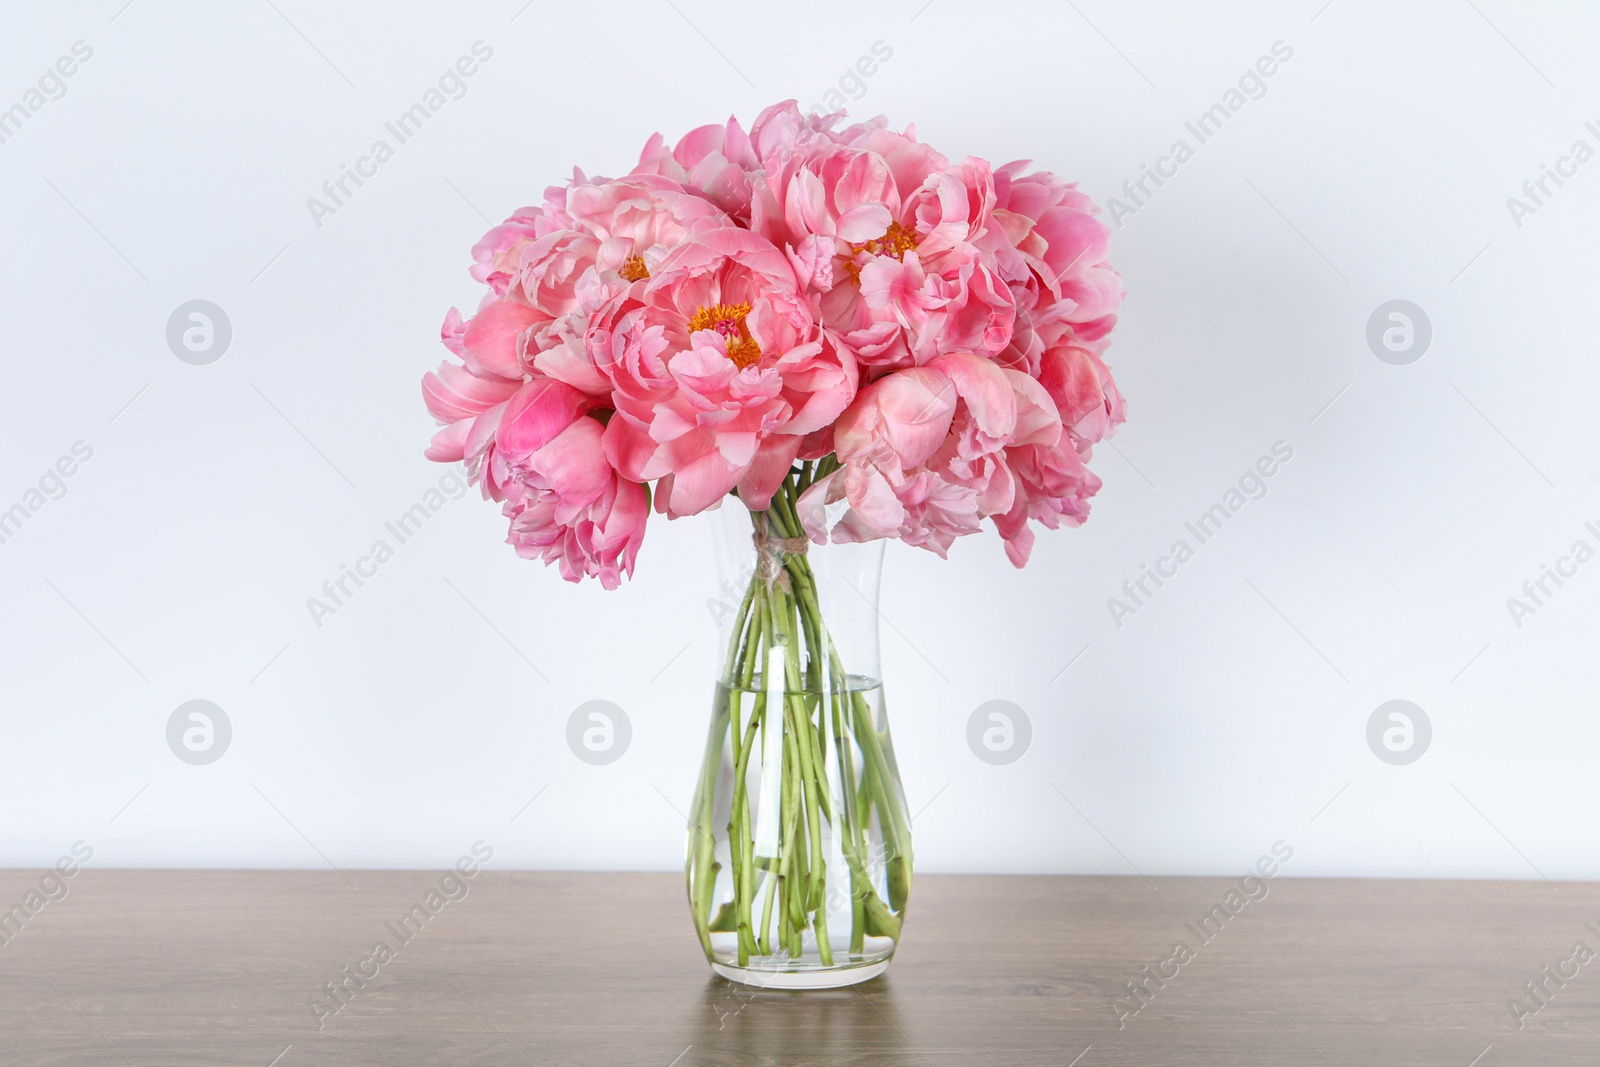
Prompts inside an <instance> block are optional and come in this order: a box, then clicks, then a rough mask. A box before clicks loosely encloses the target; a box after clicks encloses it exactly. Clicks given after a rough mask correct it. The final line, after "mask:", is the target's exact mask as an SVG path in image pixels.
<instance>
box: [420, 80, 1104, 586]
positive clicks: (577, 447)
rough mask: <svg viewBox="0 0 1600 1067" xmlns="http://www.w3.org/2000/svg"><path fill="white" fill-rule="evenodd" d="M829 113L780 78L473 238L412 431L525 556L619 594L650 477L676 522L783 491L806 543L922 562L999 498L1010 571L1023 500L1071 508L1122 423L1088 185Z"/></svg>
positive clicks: (1072, 515)
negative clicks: (475, 284)
mask: <svg viewBox="0 0 1600 1067" xmlns="http://www.w3.org/2000/svg"><path fill="white" fill-rule="evenodd" d="M836 121H837V116H834V117H829V118H818V117H816V116H807V115H802V114H801V113H800V111H799V110H798V109H797V108H796V106H795V104H794V102H793V101H788V102H785V103H783V104H779V105H776V106H774V107H771V108H768V109H767V110H766V111H764V112H762V114H761V116H760V117H759V118H758V119H757V120H756V122H755V125H754V127H753V128H752V129H751V131H750V132H748V133H746V132H745V130H744V129H743V128H742V127H741V126H740V125H739V123H738V122H737V121H735V120H732V119H730V120H729V121H728V123H727V125H726V126H705V127H702V128H700V129H698V130H695V131H693V132H692V133H690V134H689V135H688V136H686V137H684V138H683V139H682V140H681V141H679V142H678V144H677V145H675V146H673V147H671V148H668V146H667V145H666V144H665V142H664V141H663V140H662V138H661V137H660V135H659V134H658V135H657V136H655V137H654V138H652V139H651V140H650V142H649V144H647V145H646V146H645V149H644V153H643V155H642V156H641V158H640V161H639V165H638V166H637V167H635V168H634V170H633V173H631V174H629V175H627V176H626V177H623V178H618V179H614V180H611V179H604V178H594V179H590V178H586V177H584V175H583V174H582V172H581V171H579V172H576V173H575V175H574V178H573V180H572V181H571V182H569V183H568V184H567V185H566V186H565V187H555V188H551V189H549V190H547V191H546V193H545V202H544V204H543V205H541V206H538V207H529V208H523V209H521V210H519V211H518V212H517V213H516V214H514V215H512V216H511V217H510V218H509V219H507V220H506V221H505V223H504V224H502V225H500V226H497V227H495V228H494V229H493V230H492V231H490V232H489V234H488V235H487V236H485V237H484V239H483V240H482V241H480V242H479V243H478V244H477V246H476V247H474V248H473V258H474V260H475V264H474V266H473V268H472V276H473V277H474V278H476V279H477V280H478V281H481V282H485V283H487V284H488V286H489V292H488V293H486V294H485V295H484V299H483V301H482V303H481V304H480V305H479V307H478V310H477V313H476V314H474V315H473V316H472V317H471V318H468V319H466V320H463V319H462V317H461V315H460V314H459V313H458V312H456V311H454V310H452V311H451V312H450V314H449V315H448V316H447V317H446V319H445V324H444V330H443V340H444V343H445V345H446V347H448V348H449V349H450V350H451V351H452V352H454V353H455V354H456V355H457V356H459V357H460V359H461V364H460V365H458V364H456V363H452V362H446V363H444V364H443V365H441V366H440V368H439V370H438V371H437V372H436V373H432V374H428V375H427V376H426V377H425V378H424V380H423V397H424V399H425V400H426V402H427V405H428V410H429V412H431V413H432V414H433V416H434V418H436V419H438V420H439V421H440V422H441V423H442V424H444V429H442V430H440V431H439V433H438V434H437V435H436V436H435V437H434V439H433V443H432V445H431V446H430V447H429V449H428V452H427V455H428V457H429V458H430V459H435V460H441V461H445V462H452V461H458V460H465V461H466V464H467V469H468V471H469V473H470V475H471V476H472V477H473V478H474V479H475V480H477V481H478V482H480V483H481V485H482V488H483V492H484V495H485V496H486V497H489V498H491V499H494V500H497V501H503V503H504V511H505V514H506V516H507V517H508V518H509V519H510V520H511V534H510V538H509V540H510V543H511V544H512V545H513V546H515V548H516V550H517V552H518V554H520V555H523V556H526V557H538V558H541V559H543V560H545V561H546V562H547V563H551V562H556V563H559V564H560V565H561V572H562V575H563V576H564V577H565V578H567V579H568V580H569V581H578V580H579V579H580V578H582V577H584V576H586V575H587V576H591V577H598V578H599V579H600V581H601V583H602V584H603V585H604V586H605V587H606V588H608V589H611V588H615V587H616V586H617V584H618V583H619V581H620V579H621V576H622V575H623V574H624V573H627V574H632V573H633V566H634V560H635V558H636V557H637V555H638V552H639V546H640V544H641V543H642V541H643V540H644V528H645V520H646V519H647V517H648V515H649V512H650V506H651V495H652V494H651V491H650V484H651V483H654V486H655V492H654V507H655V510H656V511H658V512H660V513H663V514H665V515H666V516H667V517H668V518H678V517H680V516H683V515H693V514H695V513H697V512H700V511H704V510H706V509H707V508H712V507H715V506H717V504H718V503H720V502H721V500H722V499H723V497H725V496H727V495H728V494H729V493H730V492H734V493H737V494H738V496H739V499H740V500H742V501H743V502H744V503H745V504H746V505H747V506H748V507H749V508H750V509H752V510H754V511H760V510H764V509H767V508H769V507H770V506H772V504H773V500H774V497H775V496H778V497H781V498H782V499H781V501H780V503H779V505H778V506H780V507H782V508H784V509H786V510H790V511H792V512H793V517H794V518H795V519H797V520H798V522H799V524H800V527H801V528H802V529H803V531H804V533H805V535H806V536H809V537H810V538H811V539H812V540H814V541H817V542H819V543H820V542H823V541H825V540H828V539H831V540H834V541H854V540H868V539H873V538H884V537H896V538H899V539H900V540H902V541H906V542H908V543H910V544H914V545H920V546H922V547H924V548H927V549H930V550H932V551H934V552H937V553H939V554H940V555H941V556H942V555H944V553H945V551H946V549H948V548H949V546H950V544H951V542H952V541H954V540H955V538H957V537H959V536H961V535H963V534H970V533H975V532H977V530H978V529H979V522H980V520H982V519H984V518H986V517H988V518H993V519H994V522H995V525H996V527H997V528H998V529H999V531H1000V534H1001V536H1002V537H1003V538H1004V539H1005V542H1006V552H1007V554H1008V555H1009V556H1010V558H1011V560H1012V562H1013V563H1015V564H1016V565H1017V566H1019V567H1020V566H1022V565H1023V564H1024V563H1025V562H1026V561H1027V558H1028V554H1029V550H1030V549H1031V547H1032V544H1033V533H1032V531H1031V530H1030V528H1029V521H1030V520H1037V521H1038V522H1040V523H1042V524H1043V525H1045V526H1047V527H1049V528H1051V529H1054V528H1056V527H1057V526H1058V525H1059V524H1061V523H1063V522H1064V523H1066V524H1067V525H1069V526H1076V525H1078V524H1079V523H1081V522H1082V521H1083V520H1084V518H1085V517H1086V516H1087V515H1088V511H1089V498H1090V497H1091V496H1093V495H1094V493H1095V491H1096V490H1097V489H1099V487H1100V480H1099V479H1098V478H1096V477H1095V476H1094V475H1093V474H1092V473H1091V472H1090V471H1089V470H1088V468H1087V467H1086V466H1085V461H1086V460H1087V459H1088V458H1089V453H1090V447H1091V446H1092V445H1093V444H1094V442H1096V441H1098V440H1100V439H1101V438H1102V437H1105V436H1107V435H1108V434H1109V433H1111V432H1112V431H1113V429H1114V428H1115V427H1116V425H1117V424H1118V423H1120V422H1121V421H1122V418H1123V402H1122V397H1121V396H1120V395H1119V394H1118V392H1117V389H1116V386H1115V385H1114V384H1113V382H1112V380H1111V374H1110V372H1109V371H1108V370H1107V369H1106V365H1105V363H1104V362H1103V361H1102V358H1101V355H1102V353H1103V351H1104V349H1105V347H1106V345H1107V343H1108V340H1109V336H1110V333H1111V328H1112V326H1113V325H1114V324H1115V322H1116V308H1117V304H1118V303H1119V301H1120V300H1121V298H1122V286H1121V282H1120V278H1119V276H1118V275H1117V273H1116V271H1114V270H1113V269H1112V268H1111V265H1110V264H1109V263H1108V262H1107V259H1106V245H1107V237H1108V232H1107V229H1106V227H1105V226H1104V225H1103V224H1102V223H1101V222H1100V221H1099V220H1098V219H1097V218H1096V217H1095V216H1096V213H1097V209H1096V208H1095V205H1094V204H1093V202H1092V201H1091V200H1090V199H1089V198H1088V197H1087V196H1085V195H1084V194H1083V193H1080V192H1078V191H1077V189H1076V188H1075V187H1074V186H1072V185H1070V184H1067V183H1065V182H1062V181H1060V180H1058V179H1057V178H1055V177H1054V176H1053V175H1051V174H1049V173H1044V172H1033V173H1024V171H1025V169H1026V164H1024V163H1020V162H1019V163H1010V164H1007V165H1006V166H1004V167H1001V168H999V169H998V170H996V169H993V168H991V167H990V165H989V164H988V163H987V162H985V161H984V160H981V159H977V158H974V157H971V156H969V157H967V158H966V159H964V160H962V161H960V162H951V161H950V160H949V159H948V158H946V157H945V156H943V155H941V154H940V153H939V152H937V151H935V150H934V149H933V148H931V147H929V146H928V145H925V144H922V143H920V142H918V141H917V140H916V138H915V135H914V132H913V131H912V130H910V129H908V130H907V131H906V132H905V133H895V132H893V131H891V130H889V129H888V128H886V125H885V123H884V120H883V119H881V118H880V119H876V120H873V121H871V122H865V123H860V124H857V125H854V126H851V127H849V128H847V129H844V130H839V131H835V130H833V129H832V127H833V126H834V125H835V124H836ZM840 502H845V503H847V504H848V507H846V508H842V509H841V508H837V507H830V506H829V505H836V504H838V503H840Z"/></svg>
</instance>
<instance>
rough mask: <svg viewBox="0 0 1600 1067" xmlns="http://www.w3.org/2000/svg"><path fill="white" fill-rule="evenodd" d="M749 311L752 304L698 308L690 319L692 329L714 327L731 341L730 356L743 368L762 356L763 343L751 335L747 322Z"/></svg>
mask: <svg viewBox="0 0 1600 1067" xmlns="http://www.w3.org/2000/svg"><path fill="white" fill-rule="evenodd" d="M749 314H750V305H749V304H709V305H707V306H706V307H703V308H701V309H700V310H699V311H696V312H695V313H694V315H692V316H691V317H690V319H689V332H690V333H691V334H692V333H694V332H695V331H696V330H715V331H716V332H717V333H720V334H721V335H722V336H723V338H724V339H725V340H726V341H727V344H728V358H729V359H730V360H732V361H733V365H734V366H736V367H738V368H739V369H740V370H743V369H744V368H746V367H748V366H750V364H752V363H754V362H756V361H757V360H759V359H760V358H761V346H760V345H759V344H757V343H756V340H755V338H753V337H751V336H750V329H749V327H747V326H746V325H745V323H744V320H745V316H747V315H749Z"/></svg>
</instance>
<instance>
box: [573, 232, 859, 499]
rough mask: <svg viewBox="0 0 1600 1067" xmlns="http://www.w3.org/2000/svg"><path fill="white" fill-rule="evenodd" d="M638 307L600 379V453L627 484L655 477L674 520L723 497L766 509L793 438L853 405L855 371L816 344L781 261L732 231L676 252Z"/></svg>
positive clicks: (828, 346) (818, 339) (795, 443)
mask: <svg viewBox="0 0 1600 1067" xmlns="http://www.w3.org/2000/svg"><path fill="white" fill-rule="evenodd" d="M640 300H641V306H640V307H639V308H637V309H635V310H634V311H631V312H629V313H628V314H627V316H626V317H625V320H624V321H623V322H622V323H621V324H619V328H618V330H617V331H616V333H614V334H612V335H611V338H610V352H609V353H608V354H609V355H610V356H611V357H612V358H611V360H610V362H608V363H607V364H606V366H605V367H604V368H603V369H604V370H605V371H606V372H607V373H608V375H609V376H610V377H611V380H612V382H613V384H614V387H615V389H614V393H613V398H614V400H615V402H616V410H617V415H616V417H615V418H613V419H612V421H611V422H610V424H609V425H608V426H607V428H606V448H607V454H608V455H609V456H610V457H611V458H612V461H613V462H614V463H615V464H616V465H617V468H618V469H619V470H620V471H622V472H623V474H624V475H626V476H627V477H630V478H634V479H636V480H639V481H651V480H654V479H656V478H660V479H661V480H662V481H661V484H660V485H659V486H658V488H657V491H656V507H657V510H660V511H663V512H665V513H666V514H667V515H669V516H672V517H674V518H676V517H678V516H681V515H692V514H694V513H696V512H699V511H703V510H705V509H706V508H708V507H711V506H712V505H714V504H715V503H717V502H718V501H719V500H721V499H722V497H723V496H725V495H726V494H727V493H728V492H729V491H730V490H732V489H734V488H738V490H739V495H740V498H741V499H742V500H744V501H745V503H746V504H748V505H749V506H751V507H754V508H762V507H765V506H766V504H767V502H768V501H769V500H770V499H771V497H772V494H773V492H774V491H775V490H776V488H777V486H778V483H779V482H781V481H782V479H783V478H784V477H785V476H786V475H787V474H788V471H789V468H790V465H791V464H792V463H793V461H794V459H795V457H796V455H797V454H798V452H799V448H800V444H801V438H802V437H804V436H805V435H807V434H810V433H813V432H815V431H817V430H820V429H822V428H824V427H826V426H827V425H828V424H829V423H831V422H832V421H833V420H834V418H836V417H837V416H838V414H839V412H841V411H843V410H844V408H845V406H846V405H847V404H849V402H850V400H851V398H852V397H853V396H854V395H855V389H856V384H857V371H856V367H855V362H854V360H853V358H852V357H851V356H850V354H849V352H847V351H845V350H843V349H842V348H840V347H839V346H837V345H836V344H833V343H831V342H828V343H825V342H824V339H823V338H822V336H821V334H820V331H819V330H818V328H817V325H816V323H815V322H814V321H813V319H812V317H811V312H810V308H809V305H808V304H807V303H806V301H805V300H804V299H803V298H802V297H801V295H800V292H799V286H798V283H797V280H796V278H795V275H794V271H793V269H792V268H791V267H790V265H789V262H788V260H787V259H786V258H785V256H784V255H783V253H782V252H781V251H779V250H778V249H777V248H776V247H775V246H773V245H772V244H771V243H770V242H768V241H766V240H765V239H763V238H761V237H759V236H757V235H756V234H754V233H751V232H750V231H748V230H744V229H740V228H738V227H734V226H731V225H730V226H726V227H722V228H718V229H706V230H702V231H700V232H699V233H697V234H696V235H695V236H694V237H692V238H691V239H690V240H689V241H687V242H686V243H684V244H683V245H680V246H679V247H678V248H677V249H676V250H675V251H674V252H673V253H671V254H670V255H669V256H668V257H667V258H666V259H665V260H664V261H663V262H662V264H661V269H660V271H659V273H658V274H656V275H655V276H653V277H652V278H651V279H650V281H649V283H648V284H647V285H646V286H645V287H644V288H643V291H642V293H641V296H640Z"/></svg>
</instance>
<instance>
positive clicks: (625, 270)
mask: <svg viewBox="0 0 1600 1067" xmlns="http://www.w3.org/2000/svg"><path fill="white" fill-rule="evenodd" d="M617 273H618V274H620V275H622V280H623V281H628V282H637V281H642V280H643V279H645V278H648V277H650V268H649V267H647V266H645V265H644V257H643V256H629V257H628V258H627V259H626V260H624V261H623V263H622V266H621V267H620V268H619V269H618V270H617Z"/></svg>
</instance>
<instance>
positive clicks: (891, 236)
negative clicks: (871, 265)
mask: <svg viewBox="0 0 1600 1067" xmlns="http://www.w3.org/2000/svg"><path fill="white" fill-rule="evenodd" d="M916 247H917V234H916V231H915V230H908V229H906V228H905V227H904V226H902V225H900V224H899V223H898V222H891V223H889V229H888V230H887V231H885V232H884V235H883V236H882V237H874V238H873V239H872V240H870V241H862V242H861V243H860V244H853V245H851V246H850V254H851V256H859V255H860V254H861V253H863V252H865V253H867V255H869V256H893V257H894V258H895V259H902V260H903V259H905V258H906V253H907V252H909V251H911V250H912V249H914V248H916ZM844 269H845V273H846V274H848V275H850V280H851V281H854V282H856V283H857V284H860V282H861V267H860V265H858V264H857V263H856V262H855V260H854V259H851V260H850V261H849V262H847V263H846V264H845V265H844Z"/></svg>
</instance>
